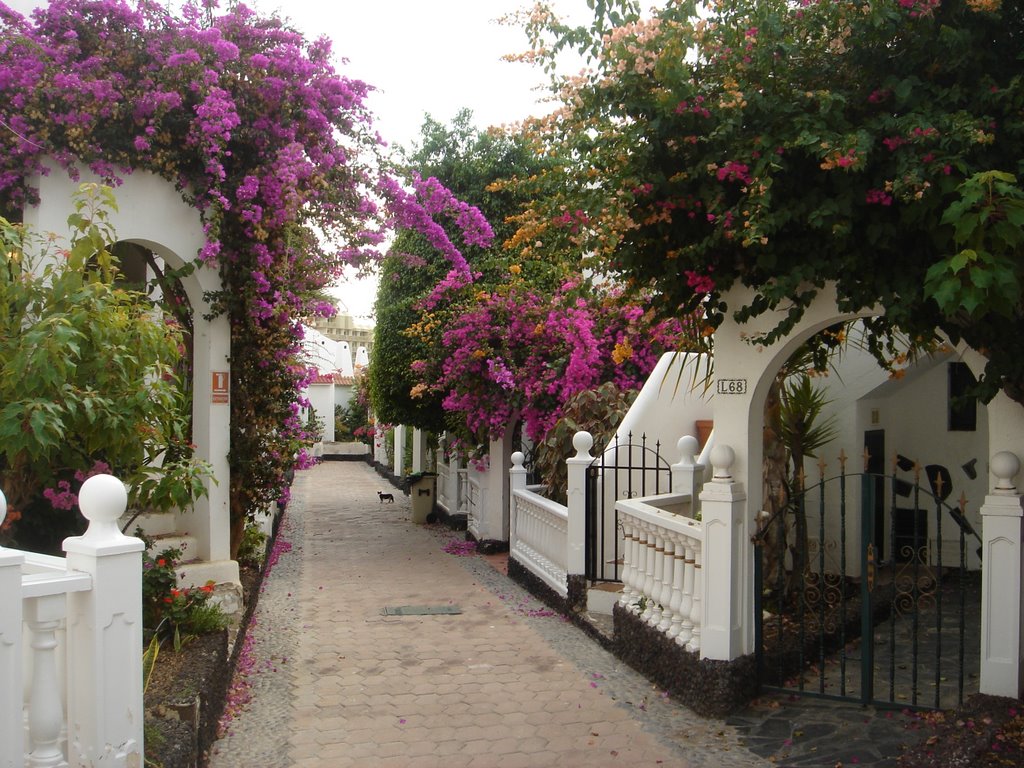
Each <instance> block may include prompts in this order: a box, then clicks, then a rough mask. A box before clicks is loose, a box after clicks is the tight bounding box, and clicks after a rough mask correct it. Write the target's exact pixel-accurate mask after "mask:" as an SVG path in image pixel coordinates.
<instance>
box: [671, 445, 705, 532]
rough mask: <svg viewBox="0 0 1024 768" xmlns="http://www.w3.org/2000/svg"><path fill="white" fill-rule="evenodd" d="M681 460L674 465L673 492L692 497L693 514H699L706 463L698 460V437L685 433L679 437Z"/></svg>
mask: <svg viewBox="0 0 1024 768" xmlns="http://www.w3.org/2000/svg"><path fill="white" fill-rule="evenodd" d="M677 445H678V447H679V461H678V462H676V463H675V464H673V465H672V492H673V493H685V494H687V495H688V496H689V497H690V504H691V509H693V514H694V515H695V516H696V514H697V511H698V509H697V507H698V505H697V498H698V497H699V496H700V492H701V489H702V488H703V487H704V465H703V464H700V463H698V462H697V451H698V450H699V449H700V443H698V442H697V438H696V437H692V436H691V435H684V436H683V437H681V438H679V442H678V444H677Z"/></svg>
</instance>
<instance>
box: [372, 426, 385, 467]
mask: <svg viewBox="0 0 1024 768" xmlns="http://www.w3.org/2000/svg"><path fill="white" fill-rule="evenodd" d="M385 440H387V435H386V434H385V433H384V429H383V428H382V427H381V426H380V424H376V423H375V424H374V426H373V460H374V461H376V462H377V463H378V464H380V465H382V466H383V465H386V464H387V463H388V449H387V447H386V446H385V445H384V441H385Z"/></svg>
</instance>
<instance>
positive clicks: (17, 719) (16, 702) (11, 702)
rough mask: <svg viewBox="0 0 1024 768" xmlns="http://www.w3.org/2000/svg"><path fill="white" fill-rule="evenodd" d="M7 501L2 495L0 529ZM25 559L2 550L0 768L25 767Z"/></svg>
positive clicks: (0, 496) (12, 552)
mask: <svg viewBox="0 0 1024 768" xmlns="http://www.w3.org/2000/svg"><path fill="white" fill-rule="evenodd" d="M6 516H7V500H6V499H5V498H4V495H3V493H0V525H3V522H4V518H5V517H6ZM23 562H25V556H24V555H23V554H21V553H20V552H15V551H14V550H11V549H4V548H3V547H0V605H2V606H3V610H0V680H3V681H4V683H3V685H0V768H15V766H17V768H21V766H23V765H24V763H25V747H24V744H23V738H24V732H23V727H22V695H23V694H22V679H21V665H22V647H21V621H22V616H21V613H22V603H21V565H22V563H23Z"/></svg>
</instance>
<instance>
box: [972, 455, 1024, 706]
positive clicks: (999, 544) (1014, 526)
mask: <svg viewBox="0 0 1024 768" xmlns="http://www.w3.org/2000/svg"><path fill="white" fill-rule="evenodd" d="M989 468H990V470H991V472H992V474H993V475H995V477H996V484H995V487H994V488H993V489H992V493H990V494H989V495H988V496H986V497H985V503H984V504H983V505H982V507H981V524H982V525H981V527H982V541H983V544H982V555H981V562H982V575H981V684H980V690H981V693H987V694H991V695H993V696H1009V697H1011V698H1014V699H1016V698H1020V696H1021V693H1022V691H1024V676H1022V671H1024V663H1022V659H1024V646H1022V642H1021V641H1022V638H1024V624H1022V619H1024V611H1022V606H1021V597H1022V594H1021V584H1022V583H1024V557H1022V547H1021V543H1022V539H1024V535H1022V534H1024V527H1022V523H1024V504H1022V500H1021V495H1020V494H1019V493H1018V492H1017V488H1016V486H1015V485H1014V483H1013V478H1014V477H1016V475H1017V473H1018V472H1019V471H1020V459H1018V458H1017V456H1016V455H1015V454H1013V453H1010V452H1009V451H1002V452H1000V453H997V454H996V455H995V456H993V457H992V459H991V461H990V462H989Z"/></svg>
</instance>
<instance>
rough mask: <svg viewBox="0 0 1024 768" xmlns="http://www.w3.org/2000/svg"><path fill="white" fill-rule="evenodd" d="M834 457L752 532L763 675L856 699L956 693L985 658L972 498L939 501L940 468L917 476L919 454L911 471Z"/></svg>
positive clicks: (774, 682) (951, 698) (946, 701)
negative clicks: (851, 464) (882, 471)
mask: <svg viewBox="0 0 1024 768" xmlns="http://www.w3.org/2000/svg"><path fill="white" fill-rule="evenodd" d="M903 461H906V460H903ZM840 464H841V466H842V467H843V468H842V470H841V472H840V474H839V475H837V476H834V477H828V478H826V477H825V466H824V464H821V465H820V479H819V481H818V482H817V483H815V484H814V485H813V486H810V487H807V488H805V489H803V490H802V491H800V492H799V493H796V494H795V495H794V498H793V499H792V501H791V503H790V504H789V505H788V506H787V507H786V508H785V509H784V510H782V512H781V513H780V514H776V515H775V516H774V517H773V518H769V519H768V520H766V521H764V523H763V525H762V526H761V527H760V530H759V531H758V533H757V535H756V536H755V538H754V543H755V546H756V557H755V613H756V624H755V627H756V629H755V643H756V648H757V663H758V672H759V675H760V681H761V685H762V687H764V688H775V689H783V690H787V691H795V692H799V693H802V694H807V695H816V696H823V697H827V698H840V699H846V700H855V701H859V702H861V703H863V704H875V705H883V706H898V707H915V708H936V709H945V708H949V707H953V706H957V705H959V704H961V703H962V702H963V700H964V696H965V695H969V694H970V693H973V692H975V691H976V690H977V688H976V686H977V680H978V671H979V666H980V626H981V619H980V611H981V608H980V604H981V597H980V592H981V572H980V570H977V569H975V570H971V569H970V568H969V565H970V564H971V562H972V558H971V557H970V554H971V553H972V552H973V551H974V549H975V547H976V546H977V544H978V543H980V538H979V537H978V534H977V533H976V532H975V530H974V529H973V528H972V526H971V524H970V523H969V522H968V520H967V518H966V515H965V508H966V503H967V502H966V499H964V498H963V497H962V496H961V499H960V501H959V504H958V506H952V505H950V504H947V503H946V502H945V500H944V499H945V498H946V496H948V493H949V484H950V483H949V475H948V473H945V474H944V475H943V474H942V473H940V472H939V471H938V470H939V469H941V468H937V467H928V468H927V469H928V470H929V471H931V470H936V472H935V474H934V475H931V474H929V475H926V477H927V482H928V483H929V486H930V487H922V485H921V482H920V475H921V471H922V470H921V468H920V466H918V465H912V467H913V474H912V475H911V477H912V481H909V480H906V479H903V478H900V477H897V476H896V469H895V467H894V471H893V475H891V476H884V475H879V474H871V473H866V472H865V473H861V474H846V473H845V461H843V460H841V462H840ZM944 485H945V487H943V486H944ZM851 491H853V492H854V494H852V495H853V496H854V498H858V497H859V501H855V502H853V508H852V509H851V508H849V505H848V503H847V500H848V494H850V492H851ZM858 491H859V493H857V492H858ZM879 505H882V507H881V509H879ZM879 527H881V528H882V530H879ZM977 553H978V556H979V557H980V548H979V549H977ZM973 562H974V564H975V565H976V566H978V565H979V563H978V561H977V560H974V561H973ZM965 689H966V690H965Z"/></svg>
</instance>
